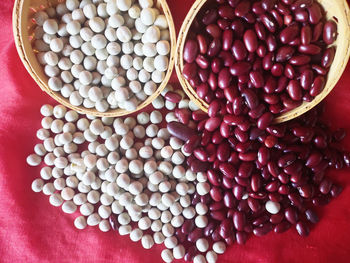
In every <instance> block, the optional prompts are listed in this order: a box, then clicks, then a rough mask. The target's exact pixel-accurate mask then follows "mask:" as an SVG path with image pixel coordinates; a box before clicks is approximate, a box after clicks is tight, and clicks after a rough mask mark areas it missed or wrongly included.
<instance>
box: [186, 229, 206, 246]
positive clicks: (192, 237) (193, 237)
mask: <svg viewBox="0 0 350 263" xmlns="http://www.w3.org/2000/svg"><path fill="white" fill-rule="evenodd" d="M203 235H204V234H203V230H202V228H195V229H194V230H193V231H192V232H191V233H190V234H189V235H188V236H187V240H188V241H189V242H191V243H195V242H196V241H197V240H198V239H200V238H201V237H203Z"/></svg>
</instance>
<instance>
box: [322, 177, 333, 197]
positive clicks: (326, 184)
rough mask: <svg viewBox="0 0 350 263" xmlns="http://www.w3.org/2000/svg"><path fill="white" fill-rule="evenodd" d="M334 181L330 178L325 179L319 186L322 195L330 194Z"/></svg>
mask: <svg viewBox="0 0 350 263" xmlns="http://www.w3.org/2000/svg"><path fill="white" fill-rule="evenodd" d="M332 185H333V183H332V181H331V180H330V179H328V178H324V179H323V180H322V181H321V183H320V185H319V190H320V192H321V193H322V194H328V193H329V192H330V190H331V188H332Z"/></svg>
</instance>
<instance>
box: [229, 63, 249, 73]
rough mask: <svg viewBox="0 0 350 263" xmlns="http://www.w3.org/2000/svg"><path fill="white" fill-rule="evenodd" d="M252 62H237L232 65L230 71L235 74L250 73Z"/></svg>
mask: <svg viewBox="0 0 350 263" xmlns="http://www.w3.org/2000/svg"><path fill="white" fill-rule="evenodd" d="M250 69H251V64H250V63H248V62H237V63H235V64H234V65H232V66H231V67H230V73H231V74H232V75H233V76H242V75H246V74H248V73H249V71H250Z"/></svg>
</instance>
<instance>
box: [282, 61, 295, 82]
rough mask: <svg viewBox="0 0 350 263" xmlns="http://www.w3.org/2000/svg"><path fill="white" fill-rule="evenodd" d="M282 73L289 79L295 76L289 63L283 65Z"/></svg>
mask: <svg viewBox="0 0 350 263" xmlns="http://www.w3.org/2000/svg"><path fill="white" fill-rule="evenodd" d="M284 75H285V76H286V77H287V78H289V79H294V77H295V71H294V68H293V67H292V65H290V64H287V65H286V66H285V67H284Z"/></svg>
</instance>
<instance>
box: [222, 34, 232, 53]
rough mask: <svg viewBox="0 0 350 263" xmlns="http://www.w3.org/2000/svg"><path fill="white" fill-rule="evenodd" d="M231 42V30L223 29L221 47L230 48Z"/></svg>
mask: <svg viewBox="0 0 350 263" xmlns="http://www.w3.org/2000/svg"><path fill="white" fill-rule="evenodd" d="M232 43H233V31H232V29H226V30H224V32H223V34H222V49H223V50H230V49H231V47H232Z"/></svg>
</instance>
